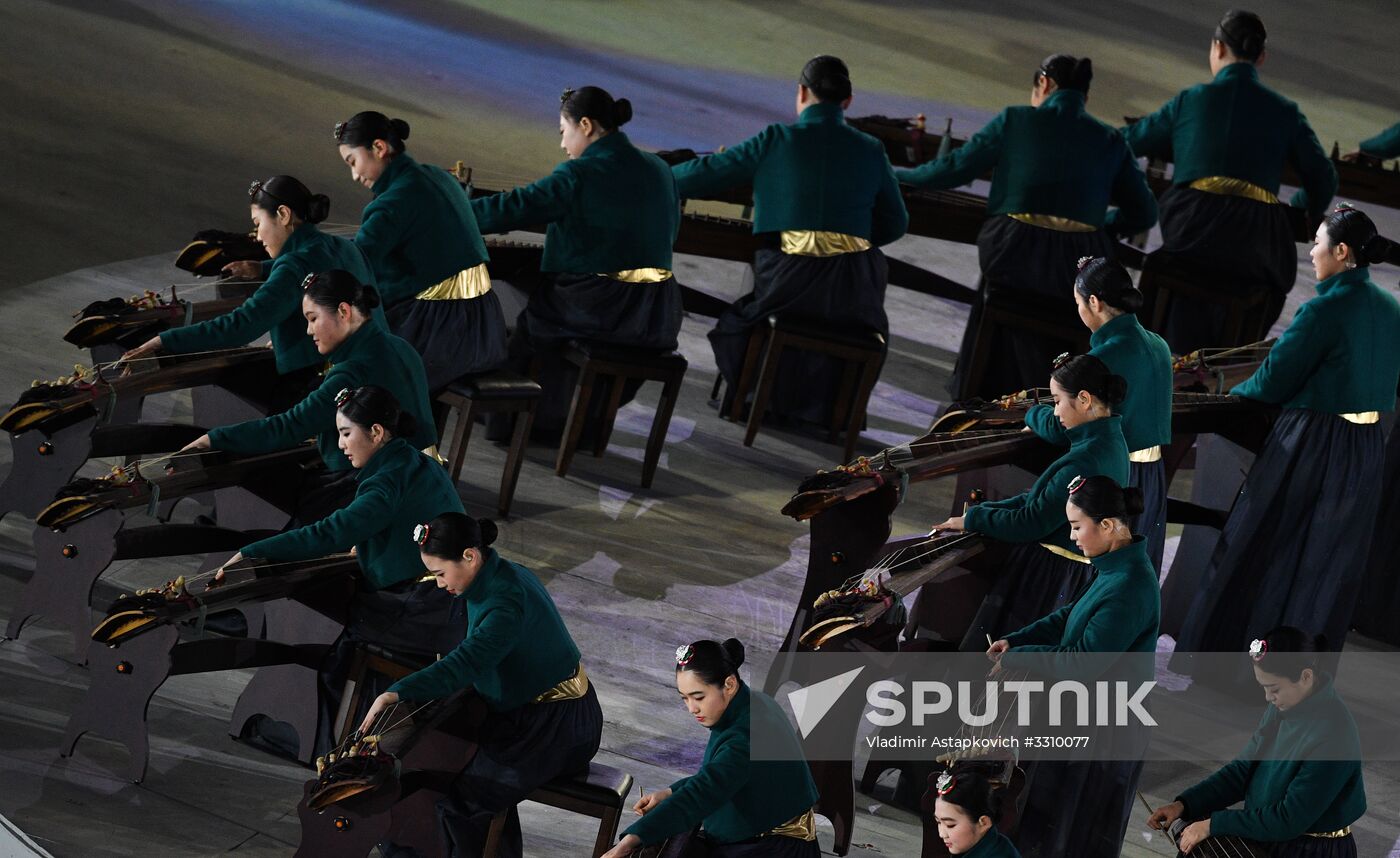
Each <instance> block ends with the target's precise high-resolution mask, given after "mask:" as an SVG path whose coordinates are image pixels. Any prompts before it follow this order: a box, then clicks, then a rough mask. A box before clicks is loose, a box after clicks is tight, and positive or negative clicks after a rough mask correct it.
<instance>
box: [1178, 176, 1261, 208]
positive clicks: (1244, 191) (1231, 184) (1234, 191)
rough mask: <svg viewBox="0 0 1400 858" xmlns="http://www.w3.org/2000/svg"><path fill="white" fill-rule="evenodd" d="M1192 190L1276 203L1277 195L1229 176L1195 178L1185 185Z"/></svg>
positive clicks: (1251, 183)
mask: <svg viewBox="0 0 1400 858" xmlns="http://www.w3.org/2000/svg"><path fill="white" fill-rule="evenodd" d="M1187 187H1189V188H1191V189H1192V190H1193V191H1205V192H1206V193H1208V194H1219V195H1220V196H1222V197H1244V198H1245V199H1247V200H1254V201H1255V202H1258V203H1269V204H1270V205H1278V197H1277V196H1275V195H1273V194H1271V193H1269V192H1268V191H1266V190H1264V189H1263V188H1261V187H1259V186H1258V185H1256V184H1254V183H1253V182H1246V181H1245V180H1244V179H1232V178H1230V177H1229V176H1206V177H1205V178H1203V179H1197V180H1196V181H1194V182H1192V183H1191V184H1189V185H1187Z"/></svg>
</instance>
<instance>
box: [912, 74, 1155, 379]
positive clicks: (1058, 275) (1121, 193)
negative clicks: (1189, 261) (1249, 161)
mask: <svg viewBox="0 0 1400 858" xmlns="http://www.w3.org/2000/svg"><path fill="white" fill-rule="evenodd" d="M1093 76H1094V72H1093V64H1092V63H1091V62H1090V60H1089V59H1088V58H1087V57H1085V58H1083V59H1076V58H1075V57H1071V56H1068V55H1066V54H1055V55H1054V56H1051V57H1049V58H1047V59H1046V60H1045V62H1044V63H1043V64H1042V65H1041V66H1040V68H1039V69H1037V70H1036V72H1035V74H1034V75H1033V78H1032V87H1031V104H1030V106H1029V107H1023V106H1020V107H1008V108H1006V109H1005V110H1003V111H1002V112H1001V113H1000V114H998V115H997V117H996V118H995V119H993V120H992V121H991V122H989V123H987V124H986V126H984V127H983V128H982V130H981V131H978V132H977V133H976V134H974V135H973V136H972V139H970V140H968V141H967V143H965V144H964V145H963V146H961V147H960V148H958V149H954V150H953V151H952V152H950V153H948V154H947V155H945V156H943V157H942V158H939V159H938V160H936V161H930V162H929V163H927V164H923V165H922V166H919V167H916V168H914V169H906V170H896V171H895V173H896V175H897V176H899V180H900V181H901V182H903V183H905V184H907V185H913V186H914V187H919V188H956V187H958V186H959V185H965V184H967V183H968V182H971V181H972V180H973V179H977V178H980V177H981V176H983V175H984V174H985V173H987V172H988V171H991V173H992V188H991V192H990V195H989V196H988V199H987V220H986V222H985V223H984V224H983V226H982V231H981V233H980V234H979V235H978V238H977V255H978V260H979V262H980V263H981V266H982V294H981V297H980V300H979V302H978V303H977V304H974V305H973V309H972V316H971V317H970V318H969V319H968V323H967V331H966V333H965V334H964V335H963V343H962V348H961V350H960V351H959V352H958V363H957V366H956V367H955V368H954V375H953V380H952V381H951V382H950V383H949V390H950V392H951V393H952V395H953V398H954V399H969V398H972V397H981V398H984V399H990V398H992V397H994V396H1001V395H1003V394H1005V393H1007V392H1008V391H1012V390H1019V389H1021V388H1023V387H1025V386H1026V380H1027V379H1031V378H1037V377H1039V376H1040V374H1041V373H1042V372H1043V371H1044V369H1043V368H1044V366H1045V365H1046V364H1047V363H1049V362H1050V359H1051V358H1053V357H1054V356H1055V355H1056V354H1057V353H1059V352H1060V351H1062V350H1063V346H1064V343H1063V341H1062V340H1054V339H1048V338H1046V337H1045V336H1043V335H1038V334H1033V333H1028V332H1025V331H1013V330H1004V329H994V330H992V329H989V330H987V331H984V332H983V336H984V338H986V337H990V339H989V340H986V339H984V343H983V345H982V346H981V350H982V351H983V353H984V354H987V355H988V356H989V358H988V363H987V369H986V372H985V373H984V374H983V376H982V378H981V379H980V380H978V379H971V378H969V377H968V373H969V371H970V370H971V364H972V360H973V352H974V349H975V347H976V346H977V339H978V332H979V329H980V328H982V326H983V324H984V322H983V318H984V315H985V313H986V306H987V305H988V304H992V303H996V304H1011V305H1014V306H1015V307H1016V308H1018V309H1019V310H1020V311H1021V312H1022V313H1027V312H1031V313H1034V314H1036V315H1042V316H1043V317H1044V318H1047V319H1052V320H1054V319H1058V320H1060V321H1061V322H1062V323H1063V325H1064V326H1065V327H1066V328H1072V327H1073V325H1074V319H1073V317H1072V316H1070V315H1069V313H1068V312H1067V309H1065V308H1063V305H1062V304H1060V303H1059V299H1060V297H1061V296H1062V295H1063V294H1064V287H1065V284H1066V283H1069V282H1070V281H1071V280H1073V279H1074V272H1075V270H1076V267H1077V263H1078V260H1079V259H1080V257H1084V256H1105V257H1111V256H1113V248H1114V240H1113V239H1114V236H1126V235H1133V234H1136V233H1139V232H1143V231H1145V230H1147V229H1150V228H1151V227H1152V225H1153V224H1154V223H1156V222H1157V201H1156V199H1155V198H1154V197H1153V196H1152V191H1151V189H1150V188H1148V186H1147V179H1146V178H1145V177H1144V176H1143V173H1142V170H1141V169H1140V168H1139V167H1138V163H1137V160H1136V159H1135V158H1134V157H1133V154H1132V152H1131V151H1129V149H1128V145H1127V143H1125V142H1124V140H1123V135H1122V134H1120V133H1119V132H1118V131H1117V130H1115V129H1113V128H1110V127H1109V126H1107V125H1105V124H1103V123H1102V122H1100V121H1098V120H1097V119H1095V118H1094V117H1092V116H1090V115H1089V113H1088V111H1087V110H1086V109H1085V102H1086V101H1087V100H1088V97H1089V82H1090V81H1091V80H1092V79H1093ZM1110 203H1116V204H1117V205H1118V208H1117V209H1114V210H1112V211H1110V210H1109V205H1110ZM1028 302H1034V303H1033V304H1032V303H1028Z"/></svg>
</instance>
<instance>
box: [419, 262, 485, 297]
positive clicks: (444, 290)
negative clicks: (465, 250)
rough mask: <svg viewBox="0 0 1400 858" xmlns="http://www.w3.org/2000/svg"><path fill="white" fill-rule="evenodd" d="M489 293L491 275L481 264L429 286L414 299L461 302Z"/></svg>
mask: <svg viewBox="0 0 1400 858" xmlns="http://www.w3.org/2000/svg"><path fill="white" fill-rule="evenodd" d="M490 291H491V274H490V272H488V271H487V270H486V263H485V262H483V263H481V264H480V265H477V266H475V267H472V268H465V269H463V270H461V271H458V272H457V273H456V274H453V275H452V276H451V277H449V278H447V279H446V280H444V281H442V282H441V283H439V284H437V285H436V286H429V287H428V288H427V289H424V290H423V291H422V292H419V293H418V294H417V295H414V296H413V297H414V298H417V299H418V300H419V301H462V300H468V299H471V298H480V297H481V296H482V295H485V294H486V293H487V292H490Z"/></svg>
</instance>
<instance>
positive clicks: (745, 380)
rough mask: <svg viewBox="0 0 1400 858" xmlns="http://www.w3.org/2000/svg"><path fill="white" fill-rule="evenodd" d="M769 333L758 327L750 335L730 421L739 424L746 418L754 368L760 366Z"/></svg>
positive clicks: (730, 408)
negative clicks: (760, 350) (746, 403)
mask: <svg viewBox="0 0 1400 858" xmlns="http://www.w3.org/2000/svg"><path fill="white" fill-rule="evenodd" d="M767 333H768V331H767V329H766V328H762V327H756V328H754V329H753V333H751V334H749V347H748V349H747V350H746V351H745V352H744V364H743V366H742V367H741V368H740V369H739V383H738V384H736V385H735V386H734V402H733V403H732V404H731V405H730V406H729V419H730V420H733V421H734V422H735V423H738V422H739V420H740V419H741V418H742V417H743V416H744V400H745V399H748V397H749V388H751V387H752V386H753V373H754V367H755V366H757V365H758V351H759V348H760V347H761V346H762V345H763V340H764V337H765V336H766V335H767Z"/></svg>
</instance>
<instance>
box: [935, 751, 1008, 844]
mask: <svg viewBox="0 0 1400 858" xmlns="http://www.w3.org/2000/svg"><path fill="white" fill-rule="evenodd" d="M936 791H937V793H938V797H937V798H936V799H935V800H934V802H933V818H934V820H936V821H937V822H938V836H939V837H941V838H942V839H943V846H944V847H945V848H946V849H947V850H948V852H949V853H950V854H952V855H962V856H964V858H1021V853H1020V852H1017V851H1016V847H1015V846H1013V845H1012V843H1011V841H1010V840H1009V839H1007V837H1006V835H1005V834H1002V833H1001V832H1000V831H998V830H997V827H996V820H997V818H998V817H1000V816H1001V795H1000V794H999V793H998V792H996V791H995V790H993V789H992V785H991V784H990V783H989V782H988V781H987V778H986V776H985V775H983V774H982V773H980V772H976V771H971V770H968V771H953V772H944V773H943V774H942V775H940V776H939V778H938V781H937V786H936Z"/></svg>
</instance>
